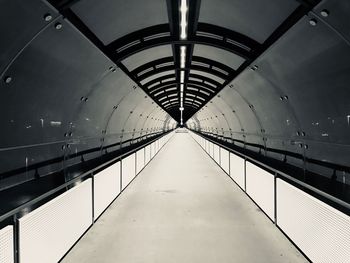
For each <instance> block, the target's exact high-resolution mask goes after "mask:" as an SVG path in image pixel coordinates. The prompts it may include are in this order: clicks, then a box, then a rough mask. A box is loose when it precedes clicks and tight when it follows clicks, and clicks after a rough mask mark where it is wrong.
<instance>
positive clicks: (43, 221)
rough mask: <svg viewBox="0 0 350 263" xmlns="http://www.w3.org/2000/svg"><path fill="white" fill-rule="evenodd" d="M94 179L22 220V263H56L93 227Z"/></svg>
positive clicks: (20, 224)
mask: <svg viewBox="0 0 350 263" xmlns="http://www.w3.org/2000/svg"><path fill="white" fill-rule="evenodd" d="M91 188H92V186H91V179H88V180H86V181H84V182H83V183H81V184H79V185H77V186H75V187H74V188H72V189H70V190H68V191H67V192H65V193H63V194H61V195H60V196H58V197H56V198H55V199H53V200H51V201H49V202H47V203H46V204H44V205H42V206H41V207H39V208H37V209H35V210H34V211H32V212H30V213H29V214H27V215H25V216H23V217H22V218H20V219H19V231H20V232H19V247H20V254H19V256H20V262H21V263H34V262H35V263H51V262H52V263H56V262H58V261H59V260H60V259H61V258H62V256H63V255H64V254H65V253H66V252H67V251H68V250H69V249H70V247H71V246H72V245H73V244H74V243H75V242H76V241H77V240H78V239H79V237H80V236H81V235H82V234H83V233H84V232H85V231H86V230H87V228H88V227H89V226H90V225H91V223H92V189H91Z"/></svg>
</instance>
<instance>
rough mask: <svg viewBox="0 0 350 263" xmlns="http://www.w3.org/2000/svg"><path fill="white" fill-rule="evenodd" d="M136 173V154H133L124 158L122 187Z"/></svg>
mask: <svg viewBox="0 0 350 263" xmlns="http://www.w3.org/2000/svg"><path fill="white" fill-rule="evenodd" d="M135 175H136V160H135V154H134V153H133V154H131V155H129V156H128V157H126V158H124V159H123V160H122V189H124V188H125V187H126V186H127V185H128V184H129V183H130V182H131V180H132V179H134V177H135Z"/></svg>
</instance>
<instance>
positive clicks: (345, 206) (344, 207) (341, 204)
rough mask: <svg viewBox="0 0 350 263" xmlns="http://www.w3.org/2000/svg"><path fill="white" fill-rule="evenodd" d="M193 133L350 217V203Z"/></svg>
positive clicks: (200, 134) (206, 137) (196, 132)
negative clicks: (320, 199)
mask: <svg viewBox="0 0 350 263" xmlns="http://www.w3.org/2000/svg"><path fill="white" fill-rule="evenodd" d="M191 131H192V132H194V133H195V134H197V135H199V136H201V137H202V138H204V139H205V140H208V141H210V142H212V143H214V144H217V145H219V146H220V147H221V148H223V149H225V150H227V151H229V152H232V153H234V154H236V155H238V156H241V157H243V158H244V159H245V160H246V161H247V160H248V161H250V162H252V163H255V164H257V165H259V166H261V167H263V168H264V169H266V170H269V171H271V172H272V173H274V174H275V176H276V178H278V177H280V178H283V179H286V180H288V182H291V183H292V184H293V185H295V186H297V187H298V188H300V189H302V190H304V191H305V190H306V191H307V192H309V193H310V194H313V195H314V196H316V197H317V198H319V197H321V198H322V199H323V201H326V202H327V203H328V204H329V205H331V206H334V207H335V208H336V209H340V210H341V211H343V212H345V213H346V214H349V215H350V204H349V203H347V202H345V201H343V200H341V199H338V198H336V197H334V196H332V195H330V194H328V193H326V192H324V191H321V190H319V189H317V188H316V187H313V186H311V185H309V184H307V183H305V182H302V181H300V180H298V179H296V178H294V177H293V176H291V175H289V174H286V173H285V172H283V171H281V170H279V169H276V168H275V167H272V166H270V165H267V164H266V163H263V162H260V161H258V160H256V159H255V158H253V157H251V156H249V155H247V154H245V153H242V152H239V151H237V150H234V149H232V148H230V147H228V146H227V145H224V144H222V143H220V142H218V141H216V140H213V139H211V138H210V137H209V136H203V134H202V133H200V132H198V131H195V130H191Z"/></svg>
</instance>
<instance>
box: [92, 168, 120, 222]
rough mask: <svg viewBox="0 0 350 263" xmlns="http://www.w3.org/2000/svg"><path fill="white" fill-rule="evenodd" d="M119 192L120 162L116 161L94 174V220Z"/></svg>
mask: <svg viewBox="0 0 350 263" xmlns="http://www.w3.org/2000/svg"><path fill="white" fill-rule="evenodd" d="M119 193H120V162H117V163H115V164H113V165H111V166H109V167H108V168H106V169H104V170H103V171H101V172H99V173H98V174H95V175H94V219H95V220H96V219H97V218H98V217H99V216H100V215H101V213H102V212H103V211H104V210H105V209H106V208H107V206H108V205H109V204H110V203H111V202H112V201H113V200H114V199H115V198H116V197H117V196H118V194H119Z"/></svg>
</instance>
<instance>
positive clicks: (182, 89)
mask: <svg viewBox="0 0 350 263" xmlns="http://www.w3.org/2000/svg"><path fill="white" fill-rule="evenodd" d="M180 92H184V84H180ZM349 117H350V116H349Z"/></svg>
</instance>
